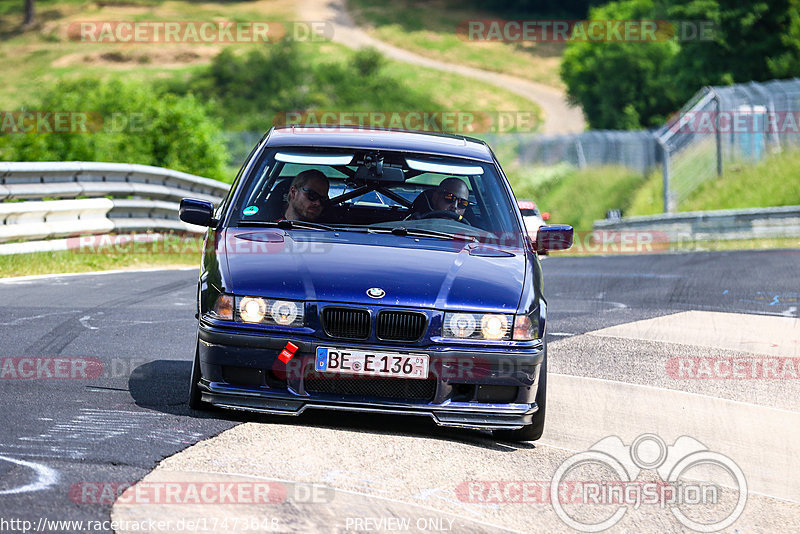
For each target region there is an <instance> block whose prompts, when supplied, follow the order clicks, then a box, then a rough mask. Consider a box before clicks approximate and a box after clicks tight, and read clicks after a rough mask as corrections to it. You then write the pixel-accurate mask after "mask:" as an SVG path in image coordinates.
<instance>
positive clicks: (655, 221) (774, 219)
mask: <svg viewBox="0 0 800 534" xmlns="http://www.w3.org/2000/svg"><path fill="white" fill-rule="evenodd" d="M594 228H595V230H631V231H652V232H661V233H663V234H665V236H666V237H667V238H668V239H669V241H671V242H680V241H709V240H716V239H721V240H727V239H755V238H770V237H800V206H782V207H777V208H749V209H735V210H716V211H695V212H683V213H674V214H664V215H649V216H641V217H623V218H621V219H604V220H599V221H595V222H594Z"/></svg>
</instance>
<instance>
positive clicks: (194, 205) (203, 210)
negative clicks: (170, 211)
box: [178, 198, 214, 226]
mask: <svg viewBox="0 0 800 534" xmlns="http://www.w3.org/2000/svg"><path fill="white" fill-rule="evenodd" d="M178 217H180V219H181V220H182V221H183V222H185V223H189V224H196V225H198V226H211V225H212V224H213V223H214V204H212V203H211V202H206V201H205V200H196V199H193V198H184V199H183V200H181V207H180V209H179V210H178Z"/></svg>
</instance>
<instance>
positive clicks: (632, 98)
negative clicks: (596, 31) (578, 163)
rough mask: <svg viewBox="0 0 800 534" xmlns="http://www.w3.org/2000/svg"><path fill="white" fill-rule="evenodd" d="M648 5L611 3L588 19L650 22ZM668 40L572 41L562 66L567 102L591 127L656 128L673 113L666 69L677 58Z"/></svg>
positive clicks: (637, 0) (638, 0)
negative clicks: (578, 108)
mask: <svg viewBox="0 0 800 534" xmlns="http://www.w3.org/2000/svg"><path fill="white" fill-rule="evenodd" d="M653 11H654V7H653V2H652V1H651V0H625V1H622V2H612V3H610V4H608V5H606V6H603V7H599V8H596V9H593V10H592V13H591V17H590V19H591V20H610V21H613V20H623V21H625V20H652V19H653V17H652V13H653ZM678 51H679V47H678V45H677V43H675V42H673V41H659V42H641V41H628V42H626V41H591V40H573V41H572V42H570V43H569V44H568V46H567V49H566V51H565V53H564V57H563V61H562V63H561V79H562V80H564V83H565V84H566V85H567V95H568V97H569V99H570V100H571V101H572V102H574V103H577V104H580V105H581V106H582V107H583V111H584V114H585V115H586V119H587V121H588V122H589V125H590V126H591V127H592V128H600V129H634V128H641V127H643V126H644V127H646V126H655V125H658V124H660V123H661V122H663V120H664V119H665V118H666V117H667V116H668V115H669V114H670V113H671V112H673V111H674V110H675V109H676V108H675V105H676V98H675V95H674V93H675V91H674V84H672V82H671V80H669V78H668V77H667V76H666V74H667V73H666V69H667V67H668V66H669V65H670V64H671V61H672V60H673V58H674V57H675V55H676V54H677V53H678Z"/></svg>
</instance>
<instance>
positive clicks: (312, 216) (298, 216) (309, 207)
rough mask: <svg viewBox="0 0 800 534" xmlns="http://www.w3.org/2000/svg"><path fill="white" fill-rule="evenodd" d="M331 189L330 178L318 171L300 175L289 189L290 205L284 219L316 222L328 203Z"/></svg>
mask: <svg viewBox="0 0 800 534" xmlns="http://www.w3.org/2000/svg"><path fill="white" fill-rule="evenodd" d="M329 187H330V184H329V183H328V178H327V177H326V176H325V174H324V173H322V172H321V171H318V170H317V169H308V170H305V171H303V172H301V173H299V174H298V175H297V176H295V177H294V180H292V185H291V187H289V194H288V196H287V198H288V200H289V204H288V206H286V213H285V214H284V216H283V218H284V219H288V220H290V221H305V222H314V221H316V220H317V219H318V218H319V216H320V215H321V214H322V210H323V208H324V207H325V203H326V202H327V201H328V189H329Z"/></svg>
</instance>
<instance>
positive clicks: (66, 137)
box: [0, 79, 227, 179]
mask: <svg viewBox="0 0 800 534" xmlns="http://www.w3.org/2000/svg"><path fill="white" fill-rule="evenodd" d="M26 108H27V109H32V110H52V111H56V110H66V111H79V112H88V113H91V116H90V117H97V118H99V120H98V121H92V120H89V121H87V130H88V131H87V132H86V133H81V132H70V133H63V132H59V133H41V132H39V133H28V134H11V135H7V136H3V137H0V159H2V160H5V161H66V160H82V161H112V162H119V163H140V164H144V165H155V166H159V167H167V168H171V169H175V170H179V171H184V172H189V173H193V174H199V175H201V176H207V177H210V178H217V179H222V178H223V174H224V166H225V163H226V160H227V153H226V151H225V148H224V145H223V144H222V143H221V141H220V130H219V127H218V125H217V123H216V122H215V121H214V120H213V119H212V118H210V117H209V114H208V112H207V110H206V108H205V106H204V105H203V104H201V103H200V102H199V101H198V100H197V99H196V98H195V97H194V96H191V95H188V96H176V95H173V94H160V93H157V92H155V91H154V90H153V89H152V88H150V87H149V86H148V85H143V84H138V83H131V82H122V81H118V80H114V81H110V82H107V83H103V82H98V81H96V80H90V79H81V80H75V81H62V82H60V83H58V84H57V85H54V86H52V87H49V88H46V89H45V90H44V93H43V95H42V97H41V99H40V100H39V101H38V102H36V103H32V104H31V105H28V106H26Z"/></svg>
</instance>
